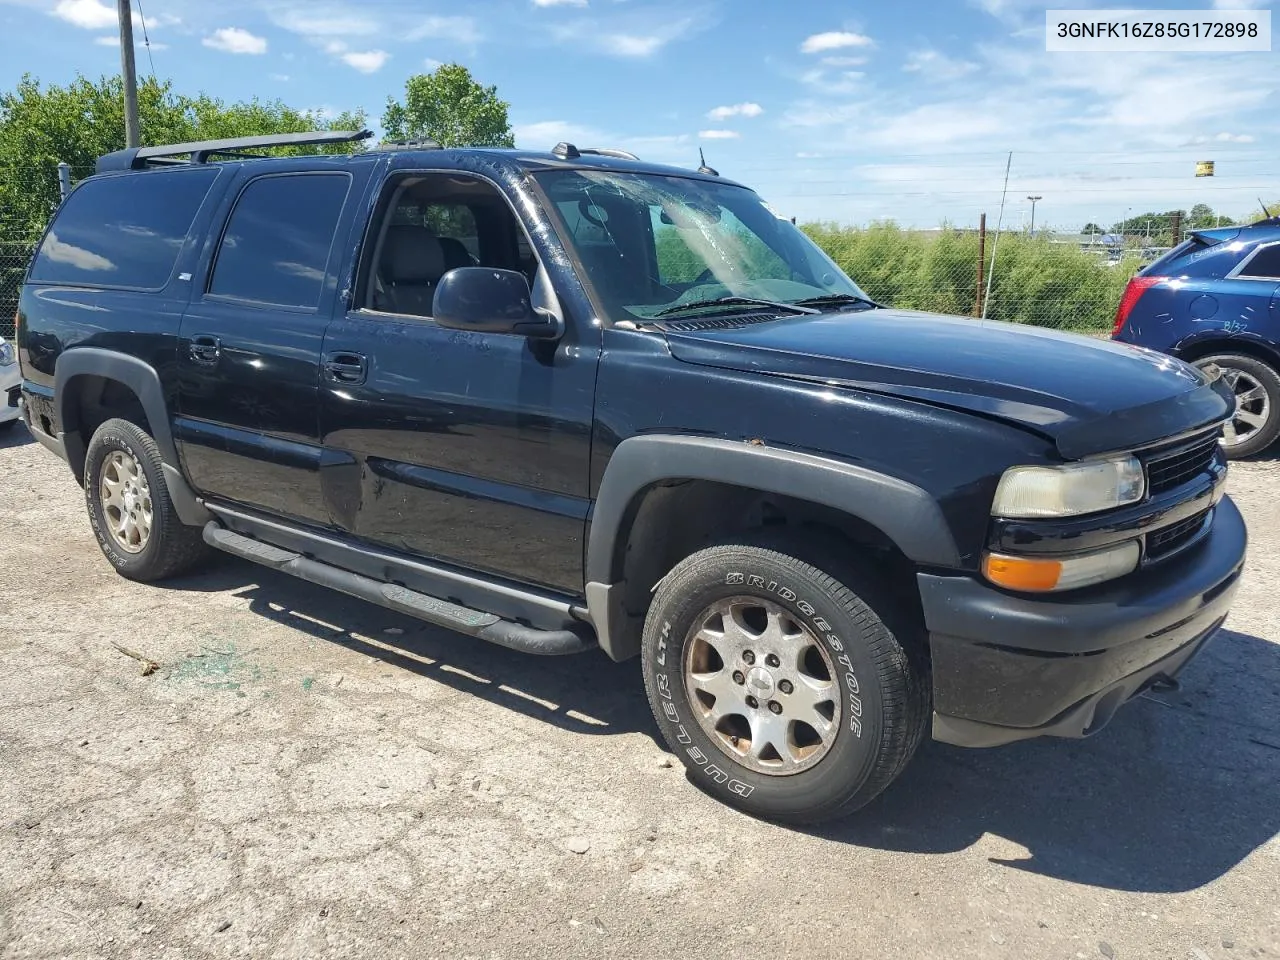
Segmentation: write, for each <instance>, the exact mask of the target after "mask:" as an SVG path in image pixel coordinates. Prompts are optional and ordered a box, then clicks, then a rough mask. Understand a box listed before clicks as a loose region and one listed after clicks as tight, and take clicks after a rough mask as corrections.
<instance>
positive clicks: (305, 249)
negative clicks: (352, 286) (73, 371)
mask: <svg viewBox="0 0 1280 960" xmlns="http://www.w3.org/2000/svg"><path fill="white" fill-rule="evenodd" d="M359 177H360V173H359V172H358V171H353V170H352V169H349V167H348V164H347V163H346V162H345V161H342V160H337V159H335V160H334V161H321V162H320V164H319V165H318V164H317V161H316V160H314V159H311V160H308V161H299V162H297V163H293V164H280V163H272V164H270V165H269V166H267V165H264V164H258V163H252V162H251V163H246V164H243V165H242V171H241V174H240V176H239V179H238V181H237V183H236V184H234V185H233V188H232V189H231V190H230V191H228V196H227V199H226V201H225V203H224V209H223V211H222V215H221V217H220V218H219V219H218V220H217V221H216V223H221V224H223V226H222V228H221V230H218V229H216V228H215V230H214V231H212V232H211V233H210V235H209V239H208V242H207V243H206V248H205V252H204V255H203V257H202V259H201V264H200V267H199V269H198V275H197V276H196V277H194V278H193V280H194V284H195V289H196V290H197V291H199V292H198V293H197V294H196V295H194V296H193V297H192V301H191V305H190V307H189V308H188V310H187V312H186V314H185V315H184V317H183V320H182V329H181V333H180V337H179V342H178V361H177V362H178V370H179V396H178V409H179V417H178V420H177V422H176V424H175V427H176V429H175V435H176V439H177V440H178V443H179V445H180V449H181V454H182V458H183V463H184V465H185V467H186V470H187V473H188V475H189V477H190V479H191V481H192V483H193V484H194V485H195V487H196V489H197V490H199V491H200V492H201V493H203V494H205V495H207V496H210V497H213V498H217V499H220V500H226V501H231V502H234V503H240V504H244V505H248V506H252V507H257V508H260V509H262V510H266V511H269V512H271V513H276V514H280V515H283V516H288V517H296V518H300V519H303V520H309V521H313V522H318V523H325V524H327V523H328V522H329V514H328V511H327V510H326V509H325V507H324V500H323V497H322V496H321V492H320V478H319V467H320V450H321V448H320V442H319V421H318V414H317V382H318V378H319V370H320V351H321V346H322V344H323V341H324V332H325V326H326V323H327V321H328V317H329V314H330V312H331V310H332V306H333V301H334V288H335V285H336V281H335V276H336V274H337V273H338V262H339V261H340V260H341V259H342V253H341V251H340V250H338V249H337V245H336V244H335V243H334V238H335V237H336V236H339V235H344V232H345V231H344V227H345V226H346V225H348V224H349V220H350V217H351V216H352V215H353V214H352V208H354V207H355V206H356V203H355V202H354V198H355V197H356V196H358V193H359V186H360V185H359V183H357V180H358V179H359ZM340 231H343V232H342V233H340Z"/></svg>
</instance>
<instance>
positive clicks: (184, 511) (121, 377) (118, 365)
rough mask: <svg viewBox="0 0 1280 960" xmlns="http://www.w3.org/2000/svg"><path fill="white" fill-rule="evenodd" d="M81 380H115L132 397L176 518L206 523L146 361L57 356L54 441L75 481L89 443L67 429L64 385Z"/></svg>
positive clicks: (81, 353) (112, 354)
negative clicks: (157, 457) (157, 453)
mask: <svg viewBox="0 0 1280 960" xmlns="http://www.w3.org/2000/svg"><path fill="white" fill-rule="evenodd" d="M80 376H95V377H102V378H103V379H104V380H115V381H116V382H118V383H122V384H124V385H125V386H126V387H128V388H129V389H130V390H132V391H133V393H134V396H136V397H137V398H138V402H139V403H141V404H142V411H143V413H145V414H146V416H147V425H148V427H149V428H150V430H151V436H152V438H153V439H154V440H155V442H156V446H157V447H159V448H160V459H161V460H162V461H163V464H162V465H163V469H164V478H165V483H166V485H167V486H168V488H169V496H170V499H172V501H173V506H174V509H175V510H176V511H177V513H178V517H179V518H180V519H181V520H182V522H183V523H187V524H192V525H197V524H198V525H203V524H205V523H207V522H208V521H209V519H211V517H212V515H211V514H210V513H209V512H208V511H207V510H205V508H204V506H203V505H202V504H201V503H200V502H199V501H198V500H197V499H196V495H195V492H194V491H193V490H192V489H191V487H190V486H189V485H188V484H187V481H186V478H185V477H184V476H183V474H182V461H181V460H180V459H179V458H178V448H177V446H176V445H175V444H174V442H173V430H172V427H171V424H170V417H169V407H168V404H167V403H166V402H165V395H164V387H163V386H162V385H161V383H160V375H159V374H158V373H157V372H156V370H155V368H154V367H152V366H151V365H150V364H149V363H147V362H146V361H145V360H140V359H138V358H137V357H133V356H130V355H128V354H125V353H117V352H116V351H114V350H104V349H102V348H100V347H75V348H72V349H70V350H67V351H66V352H64V353H63V354H62V355H61V356H59V357H58V360H57V363H56V365H55V366H54V403H55V413H56V415H57V418H58V426H59V439H60V440H61V441H62V443H63V449H64V450H65V451H66V458H67V463H68V464H70V465H71V469H72V471H73V472H74V473H75V475H76V478H77V480H79V479H82V478H83V474H84V458H85V453H86V448H87V445H88V438H87V437H84V436H83V435H82V434H81V433H80V432H79V431H71V430H68V429H67V426H68V424H69V423H70V422H71V419H73V417H71V416H70V415H71V412H72V411H71V407H70V406H69V405H70V403H71V401H72V397H73V393H72V391H71V390H69V389H68V384H70V383H71V381H72V380H74V379H75V378H76V377H80Z"/></svg>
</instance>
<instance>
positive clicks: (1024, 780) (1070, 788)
mask: <svg viewBox="0 0 1280 960" xmlns="http://www.w3.org/2000/svg"><path fill="white" fill-rule="evenodd" d="M169 586H171V587H173V588H176V589H184V590H204V591H223V590H232V591H234V592H235V593H236V594H237V595H238V596H243V597H247V598H249V600H250V605H251V609H252V610H253V611H254V612H255V613H257V614H259V615H260V616H263V617H266V618H267V619H270V620H273V621H276V622H279V623H283V624H287V625H288V626H290V627H294V628H296V629H300V630H303V631H305V632H307V633H310V634H311V635H313V636H315V637H318V638H321V639H324V640H327V641H329V642H332V643H336V644H339V645H341V646H344V647H347V648H349V649H352V650H355V651H357V652H359V653H362V654H367V655H369V656H373V657H378V658H379V659H381V660H383V661H385V662H386V663H388V664H392V665H394V666H398V667H401V668H403V669H406V670H409V671H412V672H414V673H417V674H420V675H422V676H428V677H431V678H432V679H433V680H435V681H437V682H440V683H444V684H448V685H450V686H452V687H454V688H455V689H458V690H461V691H465V692H467V693H469V694H473V695H475V696H479V697H484V698H486V699H488V700H490V701H492V702H494V703H497V704H500V705H502V706H504V707H506V708H508V709H511V710H515V711H518V712H520V713H522V714H524V715H527V716H530V717H534V718H537V719H540V720H543V721H545V722H547V723H550V724H554V725H556V726H558V727H562V728H564V729H568V730H573V731H576V732H580V733H583V734H590V735H601V734H613V733H620V732H634V731H640V732H643V733H646V734H648V735H649V736H652V737H654V738H655V740H656V739H657V728H656V726H655V724H654V723H653V720H652V717H651V715H650V713H649V709H648V705H647V703H646V702H645V698H644V691H643V686H642V683H641V680H640V676H639V670H638V668H637V665H636V662H635V661H632V662H629V663H622V664H616V663H613V662H611V661H610V660H608V659H607V658H606V657H605V656H604V655H603V654H602V653H599V652H592V653H587V654H580V655H577V656H573V657H551V658H539V657H533V656H528V655H524V654H519V653H515V652H513V651H509V650H505V649H503V648H501V647H496V646H492V645H490V644H487V643H484V642H483V641H479V640H474V639H471V638H469V637H464V636H461V635H459V634H454V633H452V632H450V631H446V630H441V629H437V628H435V627H432V626H429V625H426V624H423V623H420V622H418V621H416V620H413V619H411V618H408V617H403V616H400V615H399V614H396V613H393V612H391V611H387V610H383V609H382V608H380V607H376V606H373V605H372V604H368V603H365V602H364V601H361V600H356V599H352V598H349V597H346V596H344V595H341V594H338V593H335V592H332V591H329V590H326V589H324V588H322V587H318V586H314V585H312V584H308V583H304V582H301V581H298V580H295V579H294V578H292V577H289V576H287V575H285V574H280V573H276V572H274V571H271V570H267V569H264V568H261V567H255V566H252V565H251V564H248V563H245V562H242V561H238V560H233V559H230V558H228V559H220V560H219V561H218V562H216V563H215V564H213V565H212V566H211V567H210V568H209V569H208V570H207V571H206V572H203V573H201V574H198V575H196V576H192V577H187V578H183V579H182V580H178V581H173V582H172V583H171V584H169ZM388 629H391V630H392V631H403V632H402V633H394V632H393V633H391V634H388V633H386V632H385V631H386V630H388ZM1278 783H1280V645H1277V644H1274V643H1269V642H1267V641H1265V640H1261V639H1259V638H1257V637H1252V636H1248V635H1245V634H1242V633H1237V632H1233V631H1229V630H1227V631H1223V632H1222V633H1221V634H1220V635H1219V636H1218V637H1217V638H1215V639H1214V641H1213V642H1212V643H1210V644H1209V646H1208V647H1207V648H1206V649H1205V651H1204V652H1203V653H1202V654H1201V655H1200V656H1199V657H1198V658H1197V659H1196V660H1195V661H1193V662H1192V664H1191V665H1190V666H1189V667H1188V668H1187V670H1186V671H1185V672H1184V674H1183V689H1182V690H1180V691H1177V692H1174V693H1171V694H1165V695H1162V696H1161V697H1159V698H1156V697H1155V696H1154V695H1144V697H1143V698H1142V699H1140V700H1139V701H1137V702H1135V703H1132V704H1130V705H1128V706H1127V707H1126V708H1125V709H1123V710H1121V711H1120V712H1119V714H1117V716H1116V718H1115V720H1113V721H1112V723H1111V725H1110V726H1109V727H1107V728H1106V729H1105V730H1103V731H1101V732H1100V733H1099V734H1098V735H1097V736H1096V737H1093V738H1090V739H1088V740H1084V741H1068V740H1039V741H1031V742H1027V743H1021V744H1013V745H1010V746H1007V747H1001V748H996V749H991V750H961V749H959V748H954V747H948V746H945V745H943V744H937V743H932V742H928V741H926V743H925V744H924V745H923V746H922V748H921V750H920V752H919V753H918V754H917V756H916V758H915V760H914V761H913V762H912V763H911V764H910V766H909V767H908V768H907V770H906V772H905V773H904V774H903V776H902V777H901V779H899V780H898V781H897V782H896V783H895V784H894V785H893V786H891V787H890V788H889V790H887V791H886V792H885V794H884V795H883V796H881V797H880V798H878V799H877V800H876V801H874V802H873V803H872V804H871V805H870V806H868V807H867V808H865V809H864V810H862V811H861V812H859V813H858V814H856V815H855V816H854V817H852V818H850V819H849V820H846V821H843V822H840V823H837V824H834V825H829V826H827V827H824V828H821V829H815V830H813V831H811V832H812V833H813V834H814V835H815V836H819V837H823V838H827V839H830V840H832V841H838V842H842V843H847V844H849V845H851V846H855V847H870V848H878V849H884V850H894V851H903V852H911V853H921V854H942V853H951V852H955V851H959V850H963V849H965V848H967V847H969V846H971V845H973V844H974V843H976V842H977V841H978V840H980V839H981V838H982V837H983V835H984V834H986V833H991V834H994V835H996V836H999V837H1003V838H1005V839H1007V840H1009V841H1012V842H1013V843H1016V844H1018V845H1020V846H1022V847H1024V848H1025V849H1026V850H1027V855H1026V856H1025V857H1024V858H1021V859H1019V858H1013V859H1010V860H996V861H993V862H997V863H1001V864H1003V865H1005V866H1008V867H1010V868H1011V869H1016V870H1025V871H1028V872H1031V873H1036V874H1041V875H1044V876H1048V877H1054V878H1057V879H1062V880H1069V881H1072V882H1076V883H1081V884H1087V885H1090V886H1098V887H1106V888H1113V889H1117V890H1136V891H1149V892H1175V891H1183V890H1190V889H1194V888H1196V887H1200V886H1203V885H1204V884H1206V883H1209V882H1211V881H1212V880H1215V879H1216V878H1218V877H1220V876H1222V875H1223V874H1224V873H1226V872H1227V871H1229V870H1230V869H1231V868H1232V867H1234V866H1235V865H1236V864H1237V863H1239V862H1240V861H1241V860H1243V859H1244V858H1245V857H1246V856H1248V855H1249V854H1250V853H1252V852H1253V851H1254V850H1256V849H1257V848H1258V847H1260V846H1262V845H1263V844H1265V843H1267V842H1268V841H1269V840H1271V839H1272V838H1273V837H1275V836H1276V834H1277V833H1280V803H1277V802H1276V799H1277V793H1276V785H1277V784H1278Z"/></svg>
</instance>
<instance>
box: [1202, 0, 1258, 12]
mask: <svg viewBox="0 0 1280 960" xmlns="http://www.w3.org/2000/svg"><path fill="white" fill-rule="evenodd" d="M1268 2H1269V0H1213V8H1214V9H1215V10H1262V9H1264V8H1265V7H1266V6H1267V4H1268Z"/></svg>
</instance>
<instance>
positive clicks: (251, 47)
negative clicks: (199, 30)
mask: <svg viewBox="0 0 1280 960" xmlns="http://www.w3.org/2000/svg"><path fill="white" fill-rule="evenodd" d="M200 42H201V43H203V44H204V45H205V46H206V47H209V48H210V49H213V50H221V51H222V52H223V53H249V54H255V55H256V54H262V53H266V52H267V41H266V39H265V38H264V37H259V36H255V35H254V34H252V33H250V32H249V31H248V30H243V29H241V28H240V27H222V28H221V29H219V30H215V31H213V34H212V36H208V37H205V38H204V39H203V40H201V41H200Z"/></svg>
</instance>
